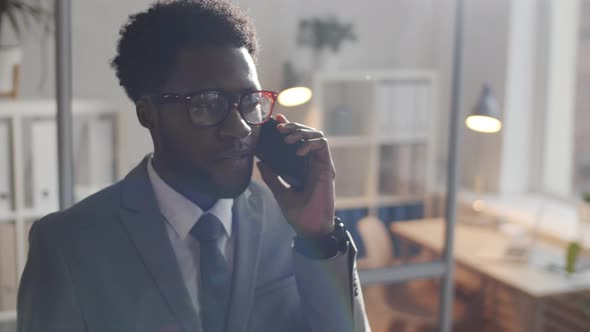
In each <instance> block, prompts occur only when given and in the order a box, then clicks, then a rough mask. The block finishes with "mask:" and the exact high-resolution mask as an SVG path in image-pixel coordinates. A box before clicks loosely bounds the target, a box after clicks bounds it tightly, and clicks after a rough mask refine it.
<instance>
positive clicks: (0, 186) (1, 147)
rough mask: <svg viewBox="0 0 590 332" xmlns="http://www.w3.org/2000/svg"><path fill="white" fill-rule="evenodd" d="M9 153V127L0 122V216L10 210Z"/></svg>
mask: <svg viewBox="0 0 590 332" xmlns="http://www.w3.org/2000/svg"><path fill="white" fill-rule="evenodd" d="M10 155H11V153H10V127H9V125H8V122H6V121H0V216H1V215H4V214H8V212H9V211H11V210H12V200H13V199H14V198H13V196H14V195H13V194H12V181H11V179H12V176H11V174H12V167H11V162H12V158H11V156H10Z"/></svg>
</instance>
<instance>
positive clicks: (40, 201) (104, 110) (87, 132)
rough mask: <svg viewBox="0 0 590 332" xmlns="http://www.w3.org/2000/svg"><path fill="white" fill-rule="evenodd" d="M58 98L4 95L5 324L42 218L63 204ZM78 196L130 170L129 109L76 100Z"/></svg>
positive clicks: (0, 236)
mask: <svg viewBox="0 0 590 332" xmlns="http://www.w3.org/2000/svg"><path fill="white" fill-rule="evenodd" d="M56 107H57V106H56V103H55V101H54V100H6V101H0V154H2V155H0V330H2V328H3V327H4V326H7V327H8V326H12V325H13V324H14V321H15V320H16V295H17V290H18V281H19V279H20V275H21V273H22V271H23V269H24V266H25V263H26V257H27V251H28V233H29V230H30V227H31V225H32V224H33V222H34V221H36V220H37V219H39V218H41V217H43V216H45V215H46V214H48V213H51V212H54V211H56V210H57V209H58V197H59V195H58V190H59V188H58V181H57V176H58V174H57V152H56V151H57V137H56V133H57V128H56V121H55V118H56V113H57V111H56ZM72 113H73V130H74V142H73V143H74V144H73V145H74V171H75V196H76V200H81V199H83V198H85V197H86V196H88V195H89V194H91V193H93V192H96V191H98V190H99V189H102V188H103V187H105V186H107V185H109V184H111V183H113V182H115V181H116V180H118V179H120V178H121V177H122V176H123V175H124V167H125V166H126V164H125V162H124V161H125V158H124V157H125V153H124V151H123V147H124V142H123V138H124V135H123V130H124V114H123V113H122V112H119V111H118V109H117V108H115V107H113V106H112V105H110V104H108V103H104V102H101V101H93V100H75V101H74V102H73V104H72Z"/></svg>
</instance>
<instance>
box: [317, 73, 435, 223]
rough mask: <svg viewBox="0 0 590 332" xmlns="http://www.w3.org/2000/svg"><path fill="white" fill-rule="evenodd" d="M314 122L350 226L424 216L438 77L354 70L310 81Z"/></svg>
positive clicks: (430, 174) (431, 171)
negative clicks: (371, 219)
mask: <svg viewBox="0 0 590 332" xmlns="http://www.w3.org/2000/svg"><path fill="white" fill-rule="evenodd" d="M313 88H314V94H315V97H314V104H313V106H312V110H313V111H312V117H313V118H312V119H311V121H310V122H311V123H313V124H314V125H315V126H316V127H317V128H320V129H321V130H322V131H323V132H324V133H325V135H326V137H327V138H328V141H329V143H330V148H331V152H332V158H333V160H334V165H335V167H336V209H337V215H339V216H340V217H341V218H342V219H343V220H344V221H345V222H348V225H347V226H349V228H351V227H350V226H354V223H355V222H356V221H358V219H360V218H362V217H364V216H366V215H374V216H377V217H379V218H380V219H381V220H382V221H383V222H385V223H389V222H391V221H394V220H402V219H404V220H407V219H416V218H421V217H423V216H424V215H425V214H427V212H428V208H429V207H428V197H429V195H428V193H429V190H432V185H431V184H432V183H434V182H433V177H434V169H433V168H434V152H435V151H434V146H435V143H436V135H435V130H436V127H435V124H436V121H437V119H436V117H437V114H438V112H436V111H435V110H436V108H437V107H438V101H437V78H436V75H435V73H434V72H433V71H431V70H355V71H341V72H322V73H317V74H316V75H314V78H313Z"/></svg>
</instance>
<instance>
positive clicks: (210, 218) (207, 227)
mask: <svg viewBox="0 0 590 332" xmlns="http://www.w3.org/2000/svg"><path fill="white" fill-rule="evenodd" d="M190 233H191V235H192V236H194V237H195V238H196V239H197V240H199V242H208V241H217V240H218V239H219V238H220V237H221V236H222V235H223V225H222V224H221V220H219V219H218V218H217V217H216V216H214V215H213V214H211V213H206V214H204V215H202V216H201V218H199V220H198V221H197V224H196V225H195V226H194V227H193V228H192V229H191V231H190Z"/></svg>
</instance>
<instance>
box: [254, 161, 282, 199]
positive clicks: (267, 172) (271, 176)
mask: <svg viewBox="0 0 590 332" xmlns="http://www.w3.org/2000/svg"><path fill="white" fill-rule="evenodd" d="M256 166H257V167H258V170H259V171H260V175H261V176H262V180H264V182H265V183H266V185H267V186H268V187H269V188H270V190H271V191H272V192H273V194H274V195H275V197H276V198H277V201H278V200H280V198H279V197H281V196H284V195H285V194H286V193H287V192H288V191H289V188H288V187H287V186H285V185H284V184H283V183H282V182H281V181H280V180H279V177H278V175H276V174H275V172H273V171H272V169H270V167H268V166H267V165H266V164H265V163H263V162H261V161H259V162H257V163H256Z"/></svg>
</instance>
